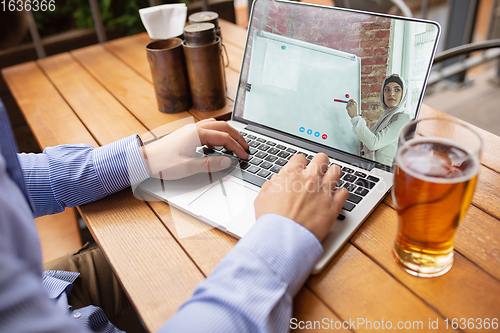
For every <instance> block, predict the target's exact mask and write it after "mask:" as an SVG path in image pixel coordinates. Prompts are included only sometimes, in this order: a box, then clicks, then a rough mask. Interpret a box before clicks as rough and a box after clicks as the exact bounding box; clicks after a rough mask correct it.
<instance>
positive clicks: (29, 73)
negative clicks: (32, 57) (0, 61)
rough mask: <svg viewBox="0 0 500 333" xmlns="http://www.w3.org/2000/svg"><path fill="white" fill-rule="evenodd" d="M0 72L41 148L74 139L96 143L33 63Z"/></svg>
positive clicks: (79, 141) (95, 145)
mask: <svg viewBox="0 0 500 333" xmlns="http://www.w3.org/2000/svg"><path fill="white" fill-rule="evenodd" d="M2 75H3V77H4V78H5V81H6V83H7V84H8V86H9V89H10V91H11V92H12V95H13V96H14V98H15V99H16V101H17V104H18V106H19V108H20V109H21V110H22V112H23V115H24V118H25V119H26V122H27V123H28V125H29V127H30V128H31V130H32V132H33V133H36V134H35V138H36V139H37V141H38V144H39V145H40V147H41V148H42V149H43V148H45V147H50V146H56V145H60V144H67V143H75V142H78V143H86V144H89V145H91V146H94V147H97V146H98V144H97V142H96V141H95V140H94V138H93V137H92V135H90V133H89V131H88V129H87V128H85V126H84V125H83V124H82V122H81V121H80V119H78V117H77V116H76V115H75V113H74V112H73V110H72V109H71V108H70V107H69V106H68V104H66V101H65V100H64V99H63V98H62V97H61V95H60V94H59V92H58V91H57V90H56V89H55V88H54V86H53V85H52V84H51V82H50V81H49V80H48V78H47V77H46V76H45V75H44V74H43V72H42V71H41V70H40V68H39V67H38V66H37V65H36V63H34V62H29V63H25V64H21V65H17V66H12V67H9V68H5V69H3V70H2Z"/></svg>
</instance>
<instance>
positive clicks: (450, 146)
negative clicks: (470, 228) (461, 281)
mask: <svg viewBox="0 0 500 333" xmlns="http://www.w3.org/2000/svg"><path fill="white" fill-rule="evenodd" d="M481 147H482V141H481V138H480V137H479V135H478V134H477V133H476V132H474V131H473V130H472V129H470V128H469V127H467V126H466V125H463V124H461V123H459V122H457V121H454V120H447V119H421V120H417V121H413V122H410V123H409V124H407V125H406V126H405V127H403V129H402V130H401V133H400V137H399V147H398V150H397V153H396V158H395V160H394V169H393V170H394V187H393V190H392V196H393V201H394V203H395V205H396V211H397V213H398V235H397V238H396V241H395V244H394V248H393V255H394V258H395V260H396V262H397V263H398V264H399V265H400V266H401V267H402V268H403V269H404V270H405V271H406V272H408V273H410V274H412V275H415V276H420V277H436V276H440V275H443V274H445V273H446V272H448V271H449V270H450V269H451V267H452V265H453V239H454V236H455V231H456V229H457V227H458V225H459V223H460V221H461V220H462V218H463V217H464V215H465V212H466V211H467V208H468V207H469V205H470V202H471V199H472V195H473V194H474V188H475V186H476V180H477V175H478V172H479V157H480V153H481Z"/></svg>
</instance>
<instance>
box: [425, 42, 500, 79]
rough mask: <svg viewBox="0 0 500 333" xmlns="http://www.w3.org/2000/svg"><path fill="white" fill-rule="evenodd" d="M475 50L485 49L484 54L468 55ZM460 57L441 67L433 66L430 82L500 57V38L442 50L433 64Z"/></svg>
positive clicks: (441, 63) (440, 63) (442, 63)
mask: <svg viewBox="0 0 500 333" xmlns="http://www.w3.org/2000/svg"><path fill="white" fill-rule="evenodd" d="M475 51H485V52H484V53H483V54H482V55H479V56H474V57H467V56H468V55H469V54H470V53H472V52H475ZM456 57H460V58H459V61H458V62H456V63H453V64H451V65H447V66H442V67H440V68H437V67H433V70H432V72H431V75H430V77H429V82H428V84H433V83H437V82H439V81H441V80H444V79H446V78H449V77H450V76H453V75H455V74H458V73H461V72H463V71H465V70H467V69H469V68H472V67H474V66H477V65H479V64H482V63H484V62H487V61H490V60H493V59H495V58H498V57H500V39H492V40H486V41H483V42H478V43H469V44H465V45H461V46H457V47H454V48H451V49H448V50H445V51H442V52H440V53H438V54H437V55H436V57H435V58H434V62H433V65H444V62H445V61H446V60H449V59H452V58H456Z"/></svg>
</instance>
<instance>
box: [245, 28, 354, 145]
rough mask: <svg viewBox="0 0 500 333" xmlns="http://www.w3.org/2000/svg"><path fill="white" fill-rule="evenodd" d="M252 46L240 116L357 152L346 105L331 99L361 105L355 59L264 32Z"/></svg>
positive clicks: (337, 52)
mask: <svg viewBox="0 0 500 333" xmlns="http://www.w3.org/2000/svg"><path fill="white" fill-rule="evenodd" d="M251 50H252V51H251V56H250V64H249V70H248V85H247V87H248V89H247V92H246V94H245V108H244V118H245V119H247V120H250V121H253V122H256V123H259V124H262V125H265V126H269V127H272V128H275V129H278V130H281V131H283V132H287V133H290V134H293V135H296V136H299V137H303V138H306V139H308V140H311V141H314V142H318V143H321V144H323V145H326V146H330V147H333V148H337V149H341V150H343V151H346V152H350V153H352V154H359V149H360V141H359V140H358V139H357V138H356V136H355V135H354V134H353V132H352V124H351V121H350V119H351V118H350V117H349V116H348V114H347V110H346V108H345V107H346V104H345V103H339V102H334V99H340V100H348V99H350V98H353V99H354V100H356V102H357V103H358V105H360V104H361V103H360V100H361V59H360V58H359V57H357V56H356V55H354V54H350V53H346V52H341V51H338V50H334V49H330V48H327V47H323V46H319V45H315V44H311V43H307V42H303V41H300V40H297V39H292V38H288V37H283V36H280V35H276V34H273V33H269V32H264V31H255V32H254V34H253V42H252V46H251ZM347 96H348V97H347Z"/></svg>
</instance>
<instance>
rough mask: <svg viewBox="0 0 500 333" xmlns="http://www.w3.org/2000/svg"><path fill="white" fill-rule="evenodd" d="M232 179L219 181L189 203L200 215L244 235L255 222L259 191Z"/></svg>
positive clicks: (233, 232)
mask: <svg viewBox="0 0 500 333" xmlns="http://www.w3.org/2000/svg"><path fill="white" fill-rule="evenodd" d="M236 181H239V180H234V181H233V180H231V179H227V178H226V179H223V180H220V181H218V182H217V183H216V184H215V185H214V186H212V187H211V188H210V189H208V190H207V191H206V192H205V193H203V194H202V195H201V196H199V197H198V198H197V199H195V200H194V201H193V202H191V203H190V204H189V207H191V208H192V209H193V210H194V211H195V212H196V213H197V214H198V215H201V216H202V217H204V218H206V219H208V220H209V221H210V222H213V223H215V224H217V225H220V226H222V227H224V228H226V229H227V231H229V232H230V233H232V234H235V235H237V236H239V237H243V235H245V234H246V233H247V231H248V230H249V229H250V228H251V227H252V226H253V225H254V224H255V211H254V207H253V202H254V201H255V198H256V197H257V194H258V192H256V191H254V190H251V189H249V188H247V187H245V186H244V185H243V184H239V183H237V182H236Z"/></svg>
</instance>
